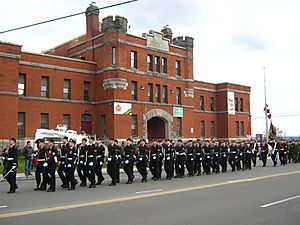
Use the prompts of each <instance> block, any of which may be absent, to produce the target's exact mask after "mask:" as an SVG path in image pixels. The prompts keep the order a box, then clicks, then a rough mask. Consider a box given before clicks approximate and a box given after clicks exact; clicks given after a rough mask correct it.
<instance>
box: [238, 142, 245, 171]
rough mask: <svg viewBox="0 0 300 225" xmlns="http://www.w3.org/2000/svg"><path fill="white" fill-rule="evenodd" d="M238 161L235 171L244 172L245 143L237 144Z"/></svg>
mask: <svg viewBox="0 0 300 225" xmlns="http://www.w3.org/2000/svg"><path fill="white" fill-rule="evenodd" d="M238 149H239V151H238V161H237V170H243V171H244V170H245V169H246V164H245V151H246V149H245V143H244V142H242V143H240V144H239V147H238Z"/></svg>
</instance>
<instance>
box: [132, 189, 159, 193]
mask: <svg viewBox="0 0 300 225" xmlns="http://www.w3.org/2000/svg"><path fill="white" fill-rule="evenodd" d="M162 190H163V189H157V190H149V191H137V192H135V193H136V194H145V193H151V192H160V191H162Z"/></svg>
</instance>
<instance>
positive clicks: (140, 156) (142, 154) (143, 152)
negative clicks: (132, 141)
mask: <svg viewBox="0 0 300 225" xmlns="http://www.w3.org/2000/svg"><path fill="white" fill-rule="evenodd" d="M148 154H149V153H148V147H147V145H146V141H145V139H142V140H140V144H139V145H138V149H137V153H136V158H137V163H136V166H137V169H138V171H139V173H140V174H141V176H142V182H143V183H144V182H147V175H148V173H147V164H148Z"/></svg>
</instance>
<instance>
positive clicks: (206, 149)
mask: <svg viewBox="0 0 300 225" xmlns="http://www.w3.org/2000/svg"><path fill="white" fill-rule="evenodd" d="M203 153H204V160H203V169H204V172H205V173H206V174H207V175H210V174H211V169H210V168H211V148H210V146H209V143H208V142H206V143H205V145H204V146H203Z"/></svg>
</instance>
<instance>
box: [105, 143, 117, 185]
mask: <svg viewBox="0 0 300 225" xmlns="http://www.w3.org/2000/svg"><path fill="white" fill-rule="evenodd" d="M117 147H118V146H117V145H116V144H113V143H111V144H110V145H109V146H108V158H107V173H108V175H109V176H110V178H111V183H110V184H109V185H110V186H115V185H116V183H117V152H116V150H117Z"/></svg>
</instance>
